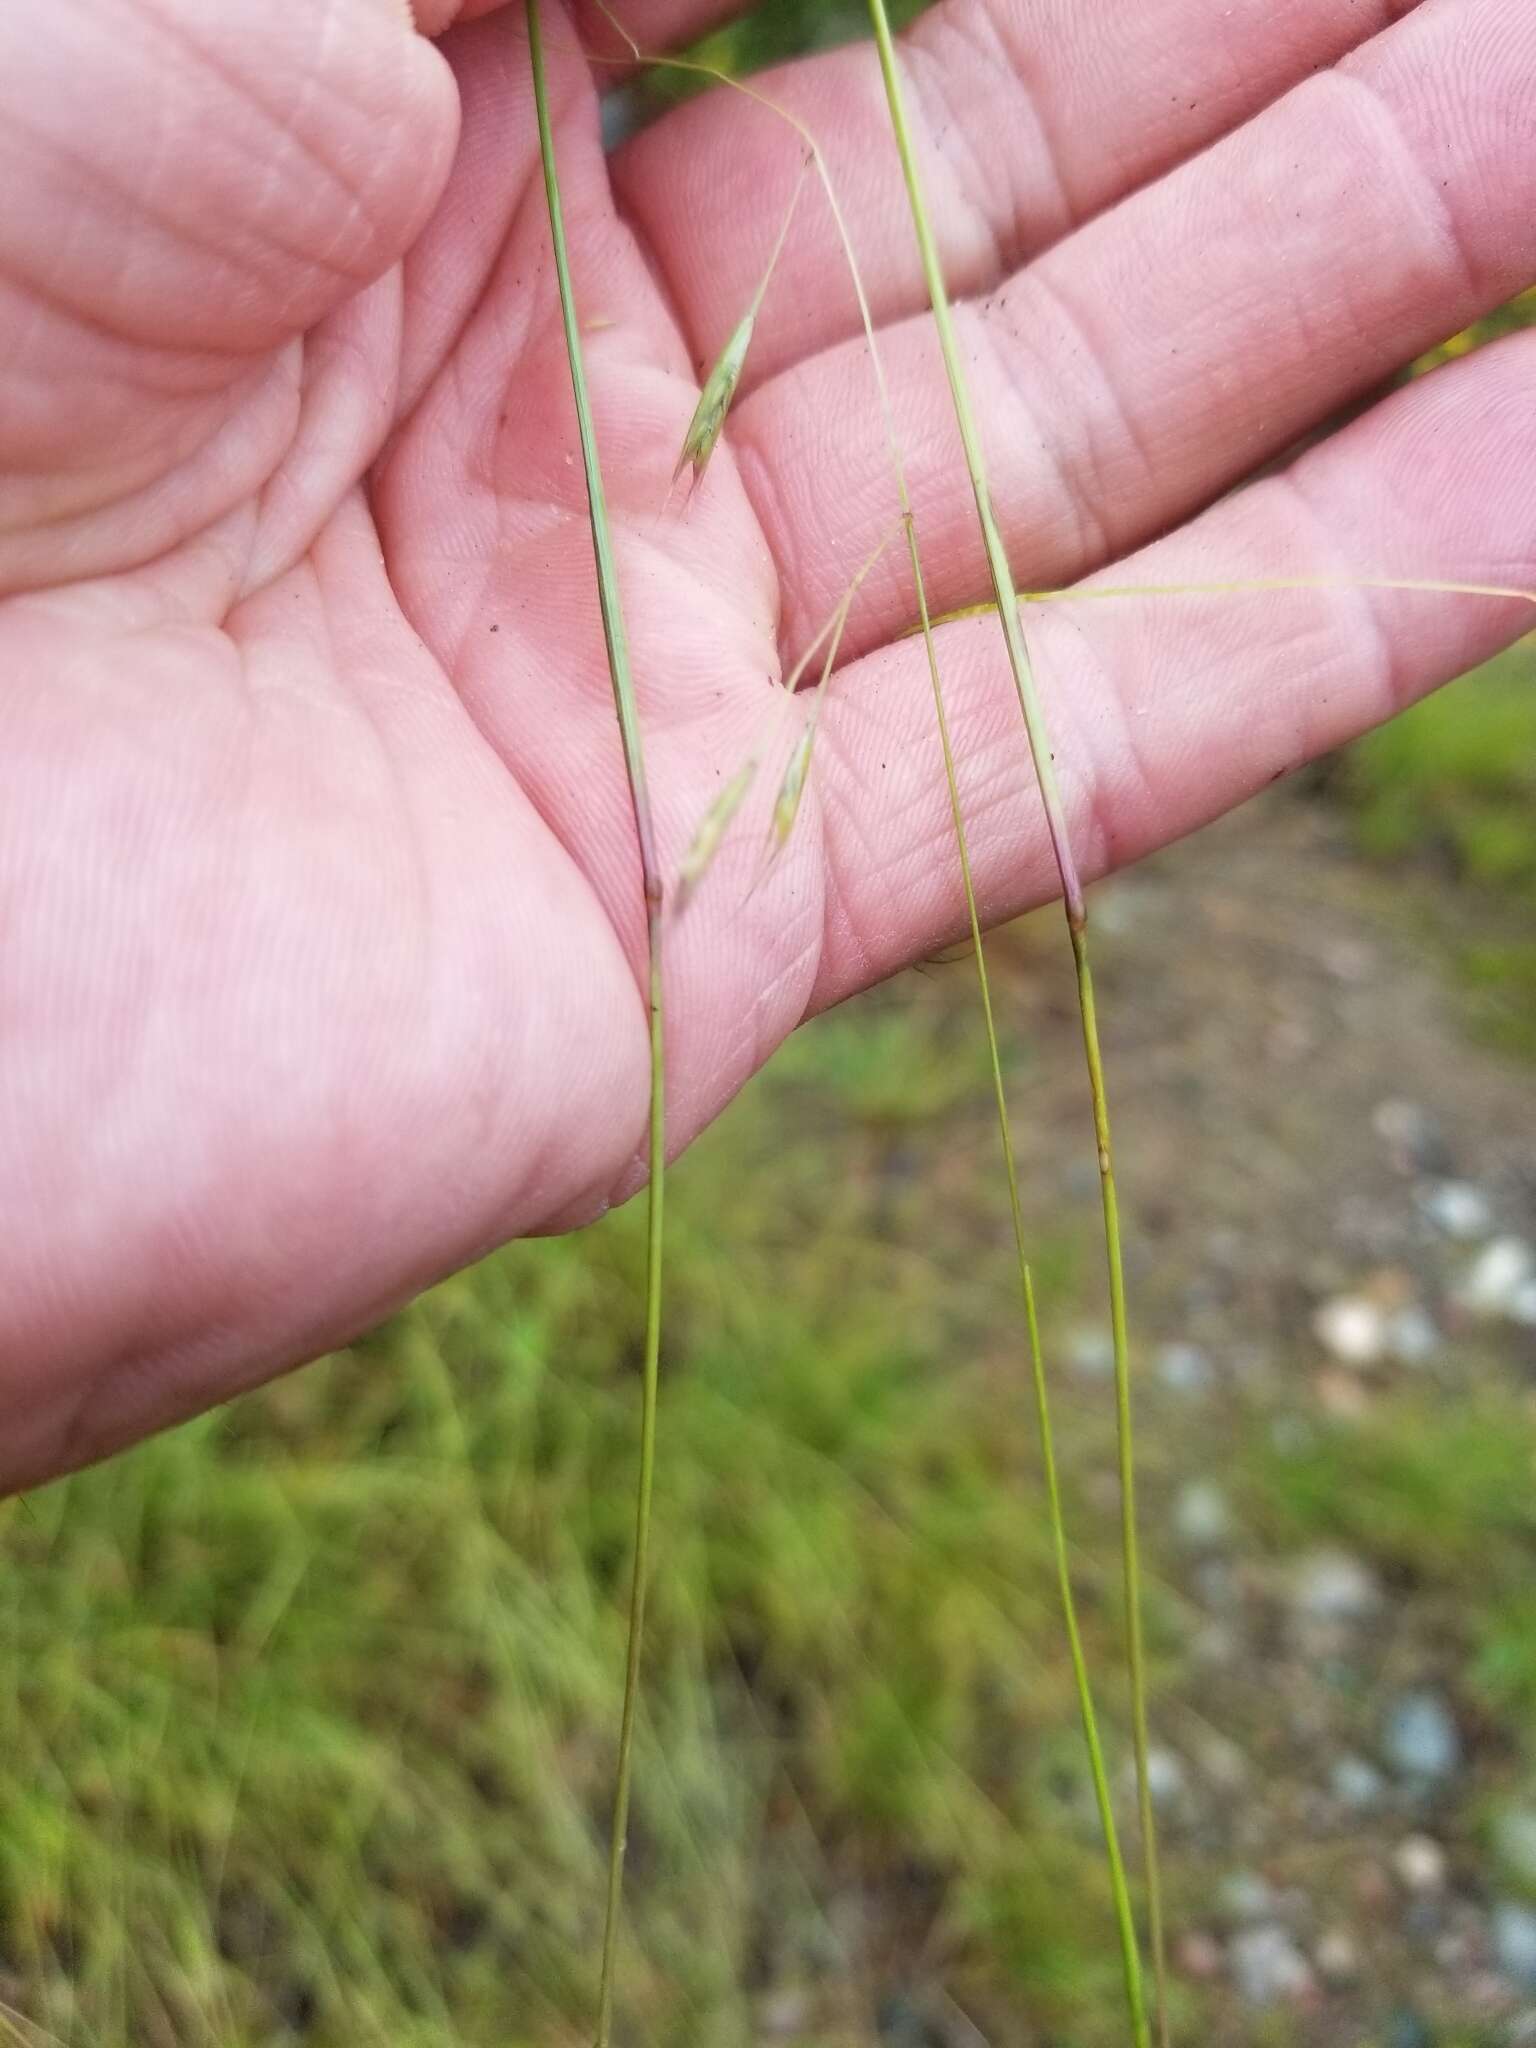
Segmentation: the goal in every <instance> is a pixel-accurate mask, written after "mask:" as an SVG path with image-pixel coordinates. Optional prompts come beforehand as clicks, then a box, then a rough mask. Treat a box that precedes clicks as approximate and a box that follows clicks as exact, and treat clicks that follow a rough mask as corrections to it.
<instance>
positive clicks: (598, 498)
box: [527, 0, 666, 2048]
mask: <svg viewBox="0 0 1536 2048" xmlns="http://www.w3.org/2000/svg"><path fill="white" fill-rule="evenodd" d="M527 19H528V60H529V66H530V69H531V71H532V76H533V96H534V106H535V110H536V113H537V118H538V128H539V156H540V160H541V163H542V165H543V171H544V192H545V197H546V199H547V201H548V205H549V228H550V240H551V244H552V247H553V250H554V259H555V274H556V278H557V280H558V283H559V290H560V313H561V320H562V323H563V326H564V329H565V346H566V355H567V357H568V360H569V363H570V371H571V391H572V396H573V398H574V401H575V406H576V420H577V427H578V430H579V433H580V438H581V455H582V465H583V470H584V472H585V478H586V487H587V509H588V512H589V515H590V517H591V522H592V552H593V557H594V560H595V564H596V570H597V589H598V602H599V605H600V607H601V611H602V620H603V638H604V641H605V643H606V645H607V650H608V670H609V675H610V677H611V679H612V683H613V699H614V708H615V711H616V713H617V716H618V722H619V733H620V738H621V742H622V745H623V749H624V763H625V769H626V772H627V774H628V777H629V789H630V800H631V804H632V806H633V810H634V818H635V838H636V843H637V845H638V848H639V853H640V867H641V881H642V887H643V891H644V897H645V923H646V950H647V984H648V986H647V1007H648V1011H649V1020H650V1066H651V1084H650V1133H649V1144H648V1166H649V1176H650V1185H649V1196H648V1201H649V1213H648V1218H647V1224H646V1259H645V1340H644V1351H643V1355H642V1366H641V1415H640V1471H639V1478H638V1482H637V1484H636V1489H635V1549H634V1560H633V1564H632V1566H631V1574H632V1576H631V1580H630V1597H629V1640H628V1648H627V1651H626V1655H625V1663H624V1704H623V1708H622V1711H621V1716H620V1724H619V1755H618V1769H617V1773H616V1776H615V1782H614V1795H613V1825H612V1833H611V1835H610V1839H609V1848H608V1891H607V1901H606V1909H605V1916H604V1927H603V1960H602V1974H601V1978H600V1981H599V1987H598V2014H597V2028H596V2034H595V2042H596V2048H608V2042H609V2038H610V2035H611V2032H612V2026H613V1996H614V1977H615V1966H616V1963H617V1959H618V1940H619V1924H620V1918H621V1912H622V1905H623V1891H624V1851H625V1846H626V1838H627V1833H628V1828H629V1791H630V1777H631V1770H632V1765H633V1759H634V1738H635V1718H636V1712H637V1708H638V1704H639V1697H640V1652H641V1647H642V1643H643V1640H644V1633H645V1594H646V1575H647V1569H648V1561H649V1550H650V1528H651V1494H652V1482H653V1478H654V1474H655V1467H656V1407H657V1395H658V1391H659V1385H660V1375H661V1279H662V1241H663V1210H664V1201H665V1186H666V1055H665V1038H664V1031H663V1008H662V932H663V918H662V904H663V887H662V876H661V868H660V864H659V862H658V859H657V854H656V837H655V830H654V827H653V825H652V822H651V804H650V795H649V790H648V787H647V783H646V775H645V754H644V750H643V748H642V745H641V738H640V720H639V713H638V711H637V708H636V704H635V690H634V680H633V677H632V675H631V671H630V661H629V640H628V635H627V633H626V631H625V626H624V611H623V606H622V603H621V601H620V596H619V581H618V569H617V565H616V564H615V561H614V555H613V541H612V536H611V533H610V531H609V525H608V506H607V497H606V493H605V491H604V488H603V472H602V465H601V463H600V462H599V460H598V450H597V433H596V429H595V427H594V425H593V420H592V406H591V400H590V398H589V396H588V393H587V377H586V368H585V364H584V362H583V358H582V349H581V331H580V327H579V324H578V321H577V316H576V297H575V291H574V289H573V287H572V283H571V268H570V257H569V254H568V252H567V248H566V239H565V216H564V211H563V208H562V206H561V200H560V179H559V173H558V170H557V167H556V163H555V138H554V129H553V126H552V124H551V121H550V114H549V93H548V87H547V84H546V81H545V74H544V40H543V30H542V23H541V21H540V18H539V0H527Z"/></svg>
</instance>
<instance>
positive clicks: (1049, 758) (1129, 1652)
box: [869, 0, 1168, 2044]
mask: <svg viewBox="0 0 1536 2048" xmlns="http://www.w3.org/2000/svg"><path fill="white" fill-rule="evenodd" d="M869 13H870V22H871V26H872V27H873V29H874V34H875V44H876V48H877V50H878V52H879V58H880V69H881V75H882V77H883V79H884V82H885V90H886V99H887V103H888V105H889V107H890V114H891V125H892V130H893V133H894V136H895V140H896V147H897V151H898V153H899V155H900V158H901V166H902V174H903V177H904V179H905V182H906V188H907V197H908V200H909V203H910V206H911V210H912V221H913V228H914V230H915V233H916V236H917V242H918V249H919V254H920V256H921V260H922V265H923V272H924V276H925V279H926V282H927V285H928V295H929V299H930V302H931V304H932V308H933V316H934V322H935V325H936V327H937V330H938V335H939V344H940V348H941V350H942V352H943V357H944V366H945V371H946V374H947V376H948V379H949V386H950V394H951V398H952V400H953V404H954V410H955V418H956V423H957V425H958V427H959V431H960V438H961V442H962V445H963V447H964V450H965V459H966V466H967V469H968V471H969V473H970V478H971V484H972V489H973V492H974V496H975V500H976V513H977V518H978V520H979V522H980V525H981V532H982V540H983V544H984V546H985V549H986V555H987V565H988V569H989V571H990V574H991V579H992V587H993V595H994V598H995V601H996V604H997V610H998V616H999V618H1000V619H1001V621H1002V625H1003V634H1004V638H1005V640H1006V642H1007V648H1008V660H1009V666H1010V668H1011V669H1012V672H1013V679H1014V685H1015V688H1016V690H1017V692H1018V697H1019V705H1020V709H1021V710H1022V712H1023V715H1024V723H1025V727H1026V730H1027V733H1028V737H1029V745H1030V752H1031V755H1032V757H1033V760H1034V766H1035V778H1036V781H1037V782H1038V784H1039V788H1040V797H1041V803H1042V806H1043V808H1044V812H1045V820H1046V828H1047V831H1048V832H1049V835H1050V840H1051V849H1052V853H1053V855H1054V858H1055V861H1056V867H1057V872H1058V874H1059V876H1060V879H1061V889H1062V898H1063V902H1064V904H1065V908H1066V915H1067V925H1068V929H1069V931H1070V933H1071V939H1072V957H1073V963H1074V966H1075V969H1076V975H1077V989H1078V1004H1079V1009H1080V1011H1081V1015H1082V1026H1083V1046H1084V1052H1085V1055H1086V1059H1087V1066H1088V1079H1089V1088H1090V1092H1091V1095H1092V1099H1093V1120H1094V1135H1095V1139H1096V1141H1097V1147H1098V1162H1099V1182H1100V1191H1101V1196H1102V1202H1103V1212H1104V1240H1105V1252H1106V1259H1107V1264H1108V1270H1109V1290H1110V1316H1111V1330H1112V1334H1113V1341H1114V1359H1115V1414H1116V1428H1117V1432H1118V1438H1119V1474H1120V1500H1121V1549H1122V1559H1123V1570H1124V1578H1125V1612H1126V1661H1127V1664H1128V1667H1129V1680H1130V1693H1131V1726H1132V1743H1133V1747H1134V1750H1135V1758H1136V1786H1137V1807H1138V1813H1139V1817H1140V1822H1141V1837H1142V1851H1143V1869H1144V1881H1145V1886H1146V1899H1147V1920H1148V1934H1149V1939H1150V1945H1151V1950H1152V1959H1153V1971H1154V1978H1155V1987H1156V2014H1157V2028H1158V2035H1159V2039H1160V2040H1161V2041H1162V2042H1163V2043H1164V2044H1166V2042H1167V2039H1168V2032H1167V2026H1168V2022H1167V1997H1166V1964H1165V1958H1164V1948H1165V1944H1164V1937H1163V1915H1162V1893H1161V1884H1160V1880H1159V1874H1158V1861H1157V1836H1156V1822H1155V1816H1154V1814H1153V1811H1152V1798H1151V1784H1150V1776H1149V1772H1148V1768H1147V1750H1148V1734H1147V1704H1146V1694H1147V1686H1146V1652H1145V1644H1144V1639H1143V1633H1142V1623H1141V1563H1140V1547H1139V1542H1138V1537H1137V1524H1136V1493H1135V1456H1134V1437H1133V1430H1132V1404H1131V1384H1130V1349H1129V1340H1128V1334H1127V1325H1126V1311H1125V1273H1124V1260H1123V1257H1122V1251H1121V1242H1120V1210H1119V1196H1118V1192H1117V1189H1116V1185H1115V1171H1114V1154H1113V1150H1112V1146H1111V1142H1110V1123H1109V1107H1108V1101H1107V1098H1106V1095H1105V1089H1104V1069H1103V1058H1102V1054H1101V1050H1100V1045H1099V1032H1098V1018H1097V1009H1096V1004H1095V1000H1094V989H1093V976H1092V971H1091V968H1090V965H1089V958H1088V912H1087V905H1086V902H1085V900H1084V895H1083V886H1082V880H1081V877H1080V875H1079V873H1078V869H1077V862H1076V859H1075V857H1074V855H1073V851H1072V845H1071V840H1070V838H1069V836H1068V832H1067V826H1066V814H1065V810H1064V808H1063V805H1062V800H1061V791H1060V787H1059V784H1058V782H1057V779H1056V769H1055V762H1054V757H1053V755H1052V752H1051V744H1050V736H1049V733H1048V730H1047V728H1046V722H1045V715H1044V710H1043V707H1042V705H1041V703H1040V697H1039V691H1038V689H1037V687H1036V683H1035V676H1034V670H1033V667H1032V666H1031V663H1030V659H1029V653H1028V649H1027V647H1026V646H1025V642H1024V629H1023V622H1022V620H1021V617H1020V612H1019V604H1018V599H1017V596H1016V594H1015V591H1016V586H1015V583H1014V578H1013V572H1012V569H1011V568H1010V566H1009V562H1008V555H1007V550H1006V548H1005V547H1004V544H1003V538H1002V534H1001V532H1000V531H999V528H998V524H997V518H996V515H995V513H994V511H993V507H992V494H991V490H990V487H989V485H988V483H987V476H986V467H985V462H984V459H983V455H982V447H981V439H980V436H979V434H978V432H977V430H976V423H975V419H974V416H973V413H972V409H971V401H970V393H969V390H968V388H967V385H966V381H965V375H964V371H963V369H962V367H961V363H960V353H959V349H958V346H957V344H956V339H955V331H954V320H953V316H952V314H951V311H950V305H949V293H948V290H947V288H946V286H945V283H944V274H943V266H942V265H941V263H940V261H939V253H938V247H937V244H936V243H935V241H934V237H933V231H932V228H931V225H930V223H929V220H928V210H927V205H926V202H925V200H924V198H923V192H922V184H921V180H920V177H919V174H918V169H917V160H916V156H915V154H914V151H913V148H912V139H911V133H910V129H909V127H908V123H907V118H906V106H905V100H904V96H903V92H902V85H901V77H900V73H899V69H898V66H897V59H896V49H895V44H894V42H893V40H892V36H891V25H890V19H889V16H888V15H887V12H886V7H885V0H869ZM1030 1292H1031V1293H1032V1292H1033V1290H1032V1289H1031V1290H1030ZM1130 1981H1131V1980H1130V1976H1129V1973H1128V1978H1127V1982H1128V1988H1129V1985H1130ZM1132 2017H1133V2027H1134V2028H1135V2029H1136V2038H1137V2040H1138V2043H1140V2042H1142V2041H1144V2040H1145V2038H1146V2026H1145V2019H1144V2018H1142V2019H1141V2020H1140V2021H1139V2023H1138V2021H1137V2018H1136V2007H1135V2000H1134V1997H1132Z"/></svg>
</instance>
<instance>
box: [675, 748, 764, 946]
mask: <svg viewBox="0 0 1536 2048" xmlns="http://www.w3.org/2000/svg"><path fill="white" fill-rule="evenodd" d="M756 774H757V762H756V761H755V760H753V761H744V762H743V763H742V765H741V766H740V767H739V768H738V769H737V770H736V773H735V774H734V775H733V776H732V777H731V779H730V781H729V782H728V783H727V784H726V785H725V787H724V789H722V790H721V791H720V792H719V794H718V795H717V796H716V798H715V800H714V802H713V803H712V804H711V805H710V807H709V809H708V810H707V811H706V812H705V813H704V816H703V818H702V819H701V820H700V823H699V829H698V830H697V831H696V832H695V833H694V835H693V839H692V841H691V842H690V844H689V847H688V851H687V852H686V853H685V854H684V855H683V857H682V860H681V861H680V862H679V864H678V870H677V895H676V897H675V899H674V901H675V903H676V907H677V908H678V909H679V910H681V909H682V908H683V906H684V904H685V903H686V902H687V901H688V898H689V897H690V896H691V895H692V894H693V892H694V890H695V889H696V888H697V887H698V886H699V884H700V882H702V881H703V879H704V877H705V875H706V874H707V873H708V872H709V867H710V863H711V862H712V861H713V859H714V857H715V855H716V853H717V852H718V851H719V849H720V842H721V840H722V839H723V838H724V837H725V831H726V827H727V826H728V825H729V824H730V822H731V820H732V818H734V817H735V815H736V813H737V812H738V811H739V810H740V809H741V804H742V799H743V798H744V797H745V796H746V793H747V791H748V790H749V789H750V788H751V787H752V781H753V778H754V776H755V775H756Z"/></svg>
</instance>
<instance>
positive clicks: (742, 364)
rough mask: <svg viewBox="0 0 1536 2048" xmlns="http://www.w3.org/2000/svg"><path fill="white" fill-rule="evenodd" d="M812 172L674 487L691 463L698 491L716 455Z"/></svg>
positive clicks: (697, 420) (722, 362)
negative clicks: (797, 210)
mask: <svg viewBox="0 0 1536 2048" xmlns="http://www.w3.org/2000/svg"><path fill="white" fill-rule="evenodd" d="M809 169H810V160H809V158H807V160H806V163H805V166H804V168H803V169H802V171H801V174H800V178H799V181H798V182H797V184H796V186H795V190H794V196H793V197H792V198H791V200H790V202H789V211H788V212H787V213H786V214H785V216H784V223H783V225H782V227H781V228H780V229H779V235H778V240H777V241H776V242H775V243H774V245H773V253H772V254H771V255H770V256H769V258H768V264H767V268H766V269H765V270H764V272H763V274H762V276H761V278H760V279H759V280H758V285H757V290H756V291H755V292H754V293H753V294H752V303H751V305H749V306H748V308H747V310H746V312H745V313H743V314H742V316H741V318H740V320H738V321H737V323H736V326H735V329H734V331H733V332H732V334H731V338H730V340H729V341H728V342H727V343H726V344H725V347H724V348H723V349H721V351H720V354H719V355H718V356H717V357H716V359H715V366H714V368H713V369H712V370H711V371H710V373H709V375H708V376H707V377H706V378H705V380H704V388H703V390H702V391H701V392H700V393H699V402H698V404H697V406H695V408H694V413H693V418H692V419H691V420H690V421H689V422H688V431H687V433H686V434H684V436H683V452H682V453H681V455H679V456H678V458H677V467H676V468H675V469H674V470H673V472H672V482H673V484H674V486H675V485H676V483H677V481H678V479H679V478H680V477H681V476H682V473H683V471H684V470H685V469H687V467H688V466H689V464H690V463H691V464H692V465H693V488H694V489H695V490H696V489H697V488H698V485H699V481H700V479H701V478H702V477H703V475H704V472H705V470H706V469H707V468H708V466H709V458H710V457H711V455H713V454H714V452H715V445H716V443H717V442H718V441H719V439H720V436H721V433H722V432H723V431H724V428H725V421H726V415H727V414H728V413H729V412H730V409H731V404H732V401H733V400H734V399H735V396H736V387H737V385H738V384H739V383H740V382H741V373H742V371H743V370H744V369H745V368H746V365H747V351H748V349H750V348H751V346H752V335H753V332H754V331H755V329H756V327H757V316H758V314H759V312H760V311H761V310H762V304H763V300H764V299H765V298H766V296H767V293H768V287H769V285H770V284H771V283H772V281H773V273H774V271H775V270H776V269H777V268H778V262H779V258H780V256H781V255H782V254H783V253H784V244H785V242H786V241H787V240H788V238H789V230H790V227H791V225H792V223H793V221H794V218H795V210H796V208H797V207H798V206H799V204H800V194H801V192H802V191H803V190H804V189H805V171H807V170H809Z"/></svg>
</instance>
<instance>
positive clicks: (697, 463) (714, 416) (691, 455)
mask: <svg viewBox="0 0 1536 2048" xmlns="http://www.w3.org/2000/svg"><path fill="white" fill-rule="evenodd" d="M756 325H757V307H756V305H755V304H754V305H753V306H752V308H751V310H750V311H749V312H747V313H745V314H743V316H742V318H741V320H740V321H739V322H738V324H737V327H736V331H735V333H734V334H733V335H732V336H731V338H730V340H729V341H728V342H727V343H726V344H725V347H724V348H723V349H722V350H721V351H720V354H719V356H718V357H717V358H716V360H715V367H714V368H713V369H712V370H711V371H710V373H709V375H708V376H707V377H706V378H705V380H704V388H703V390H702V391H701V392H700V393H699V402H698V405H697V406H696V407H695V408H694V414H693V418H692V419H691V420H690V421H689V422H688V431H687V433H686V434H684V436H683V452H682V454H681V455H679V456H678V458H677V467H676V468H675V469H674V470H673V472H672V481H673V483H674V484H675V483H676V482H677V480H678V478H679V477H680V476H681V475H682V473H683V471H684V470H685V469H686V468H687V467H688V465H689V464H690V463H692V465H693V481H694V485H695V487H697V485H698V482H699V479H700V478H701V477H702V476H703V474H704V472H705V470H706V469H707V468H708V467H709V458H710V457H711V455H713V454H714V452H715V443H716V442H717V441H718V440H719V439H720V435H721V431H722V429H723V428H724V426H725V416H726V414H727V413H728V412H729V411H730V409H731V401H732V399H733V398H734V397H735V396H736V386H737V385H738V384H739V383H740V382H741V373H742V371H743V369H745V367H746V361H747V350H748V349H749V348H750V347H751V346H752V330H753V329H754V328H755V327H756Z"/></svg>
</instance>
